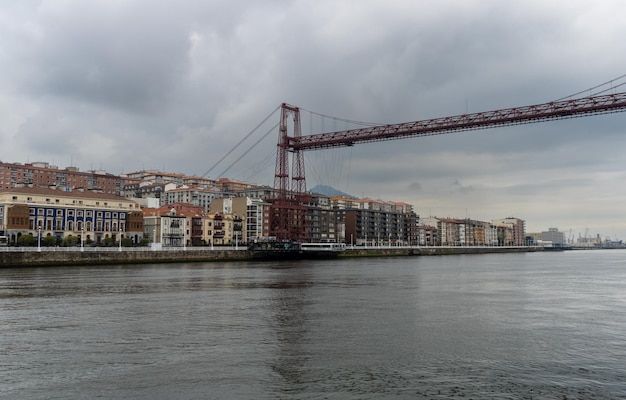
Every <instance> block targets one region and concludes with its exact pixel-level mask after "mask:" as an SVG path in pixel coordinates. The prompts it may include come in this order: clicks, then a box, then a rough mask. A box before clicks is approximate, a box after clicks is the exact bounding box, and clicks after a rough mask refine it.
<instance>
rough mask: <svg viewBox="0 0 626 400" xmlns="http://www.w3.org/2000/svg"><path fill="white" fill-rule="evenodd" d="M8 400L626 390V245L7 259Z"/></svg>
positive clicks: (1, 325) (2, 275) (617, 394)
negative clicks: (164, 260)
mask: <svg viewBox="0 0 626 400" xmlns="http://www.w3.org/2000/svg"><path fill="white" fill-rule="evenodd" d="M0 349H1V353H0V398H1V399H93V398H104V399H450V398H464V399H470V398H472V399H626V251H622V250H608V251H571V252H547V253H528V254H488V255H464V256H436V257H397V258H363V259H340V260H327V261H298V262H291V263H268V262H265V263H262V262H245V263H242V262H239V263H235V262H229V263H196V264H193V263H189V264H154V265H137V266H106V267H102V266H99V267H90V266H85V267H50V268H16V269H0Z"/></svg>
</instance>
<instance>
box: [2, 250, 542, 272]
mask: <svg viewBox="0 0 626 400" xmlns="http://www.w3.org/2000/svg"><path fill="white" fill-rule="evenodd" d="M529 251H543V248H541V247H422V248H418V247H412V248H409V247H390V248H383V247H370V248H363V247H359V248H356V247H355V248H348V249H347V250H346V251H345V252H344V253H342V254H341V255H340V256H341V257H397V256H437V255H454V254H485V253H513V252H529ZM252 259H253V254H252V253H251V252H250V251H248V250H235V249H216V250H208V249H202V250H194V249H189V248H188V249H180V250H156V251H152V250H141V251H137V250H133V251H130V250H125V249H124V250H122V251H111V250H96V251H80V250H73V251H67V250H49V249H45V250H44V249H42V251H34V250H32V249H29V250H25V251H20V250H17V251H16V250H13V249H11V250H10V251H8V250H7V249H6V248H5V249H2V250H0V268H1V267H38V266H59V265H104V264H146V263H177V262H210V261H250V260H252Z"/></svg>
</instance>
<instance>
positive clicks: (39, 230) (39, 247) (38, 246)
mask: <svg viewBox="0 0 626 400" xmlns="http://www.w3.org/2000/svg"><path fill="white" fill-rule="evenodd" d="M38 232H39V233H38V234H37V251H41V226H39V229H38Z"/></svg>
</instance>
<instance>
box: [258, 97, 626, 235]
mask: <svg viewBox="0 0 626 400" xmlns="http://www.w3.org/2000/svg"><path fill="white" fill-rule="evenodd" d="M623 111H626V92H622V93H615V94H609V95H600V96H590V97H583V98H576V99H569V100H559V101H553V102H549V103H543V104H536V105H531V106H524V107H514V108H506V109H502V110H495V111H486V112H478V113H473V114H462V115H457V116H452V117H443V118H434V119H427V120H422V121H415V122H403V123H399V124H389V125H379V126H371V127H364V128H358V129H350V130H343V131H337V132H328V133H320V134H314V135H306V136H302V134H301V129H300V109H299V108H298V107H294V106H291V105H288V104H282V106H281V117H280V125H279V138H278V145H277V150H276V171H275V175H274V191H275V196H276V197H275V198H274V199H272V206H271V221H270V235H271V236H275V237H276V238H277V239H279V240H296V241H307V240H308V238H309V232H308V224H307V220H306V210H307V203H309V202H310V200H311V197H310V195H307V192H306V179H305V173H304V158H303V152H304V151H306V150H317V149H325V148H333V147H345V146H353V145H355V144H357V143H367V142H380V141H387V140H395V139H403V138H411V137H421V136H432V135H442V134H447V133H453V132H461V131H472V130H479V129H487V128H496V127H501V126H511V125H522V124H531V123H536V122H544V121H552V120H561V119H568V118H577V117H585V116H590V115H599V114H610V113H617V112H623ZM290 117H291V118H292V120H290ZM288 126H291V127H292V133H291V134H289V129H288ZM290 153H291V155H292V173H291V185H290V174H289V154H290Z"/></svg>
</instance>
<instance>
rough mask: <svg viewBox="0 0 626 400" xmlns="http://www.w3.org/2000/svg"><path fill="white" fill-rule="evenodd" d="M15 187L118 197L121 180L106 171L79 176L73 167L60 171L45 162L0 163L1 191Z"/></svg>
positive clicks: (120, 191) (81, 173)
mask: <svg viewBox="0 0 626 400" xmlns="http://www.w3.org/2000/svg"><path fill="white" fill-rule="evenodd" d="M18 186H39V187H56V188H59V189H61V190H68V191H69V190H74V189H85V190H98V191H100V192H103V193H108V194H114V195H117V196H119V195H121V194H122V187H123V179H122V178H121V177H119V176H116V175H112V174H109V173H107V172H106V171H95V170H94V171H87V172H81V171H79V170H78V168H76V167H67V168H65V169H60V168H58V167H57V166H54V165H50V164H49V163H47V162H34V163H26V164H20V163H5V162H1V161H0V188H3V189H9V188H14V187H18Z"/></svg>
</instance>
